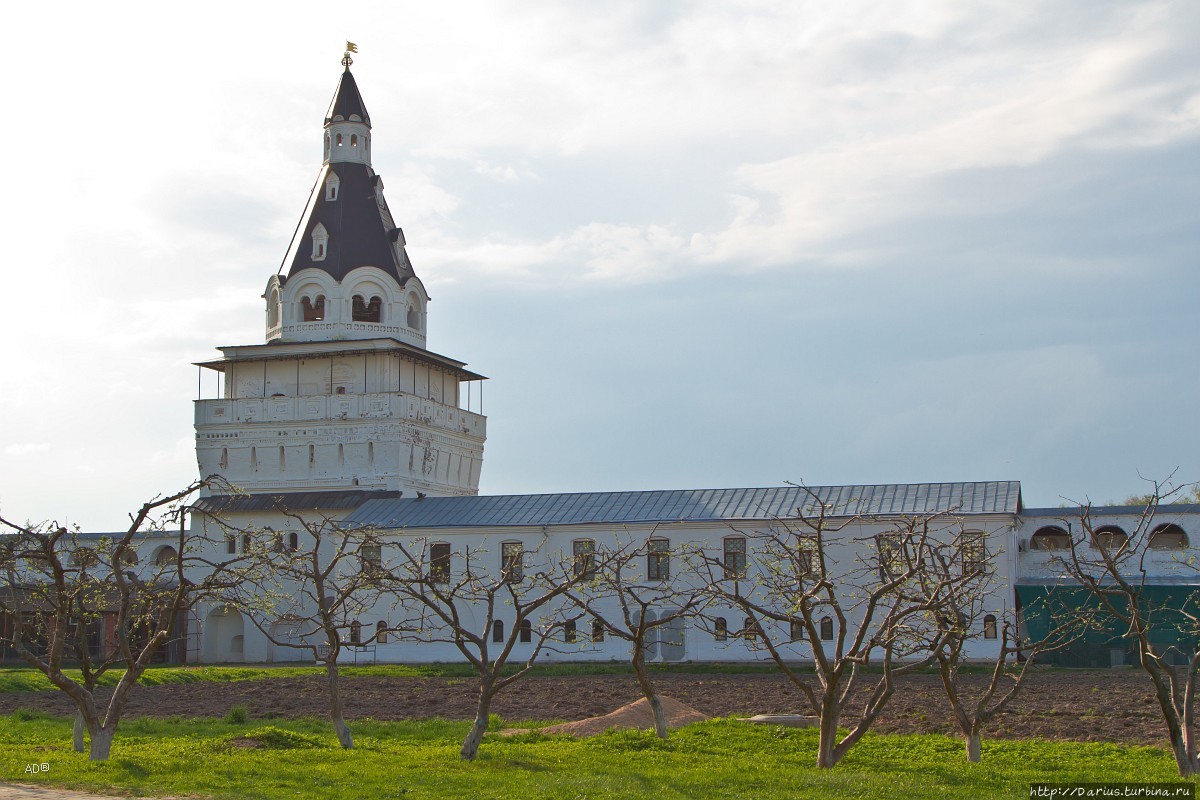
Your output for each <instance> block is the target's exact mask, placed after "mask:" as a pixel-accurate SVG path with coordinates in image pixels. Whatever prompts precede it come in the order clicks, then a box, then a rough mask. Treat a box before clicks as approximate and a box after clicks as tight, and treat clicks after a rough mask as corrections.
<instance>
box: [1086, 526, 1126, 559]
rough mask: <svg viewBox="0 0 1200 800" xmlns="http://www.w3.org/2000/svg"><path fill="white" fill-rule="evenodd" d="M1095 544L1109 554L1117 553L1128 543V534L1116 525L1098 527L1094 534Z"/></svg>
mask: <svg viewBox="0 0 1200 800" xmlns="http://www.w3.org/2000/svg"><path fill="white" fill-rule="evenodd" d="M1094 538H1095V543H1096V546H1097V547H1099V548H1100V549H1101V550H1103V551H1104V552H1106V553H1108V554H1109V555H1112V556H1115V555H1118V554H1119V553H1120V552H1121V551H1122V550H1124V549H1125V546H1126V545H1127V544H1129V535H1128V534H1126V533H1125V531H1123V530H1121V529H1120V528H1118V527H1117V526H1116V525H1106V526H1104V527H1103V528H1098V529H1097V530H1096V532H1095V535H1094Z"/></svg>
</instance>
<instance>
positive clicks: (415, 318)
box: [408, 306, 421, 331]
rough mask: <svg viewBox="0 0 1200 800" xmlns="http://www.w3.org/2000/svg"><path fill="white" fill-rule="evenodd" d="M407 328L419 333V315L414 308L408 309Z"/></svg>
mask: <svg viewBox="0 0 1200 800" xmlns="http://www.w3.org/2000/svg"><path fill="white" fill-rule="evenodd" d="M408 327H410V328H412V329H413V330H414V331H419V330H420V329H421V313H420V312H419V311H417V307H416V306H409V307H408Z"/></svg>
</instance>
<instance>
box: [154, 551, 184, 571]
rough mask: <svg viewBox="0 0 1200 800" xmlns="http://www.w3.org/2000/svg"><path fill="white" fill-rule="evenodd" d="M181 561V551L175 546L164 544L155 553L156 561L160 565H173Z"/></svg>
mask: <svg viewBox="0 0 1200 800" xmlns="http://www.w3.org/2000/svg"><path fill="white" fill-rule="evenodd" d="M178 562H179V553H177V552H175V548H174V547H170V546H163V547H160V548H158V552H157V553H155V554H154V563H155V565H156V566H159V567H173V566H175V564H177V563H178Z"/></svg>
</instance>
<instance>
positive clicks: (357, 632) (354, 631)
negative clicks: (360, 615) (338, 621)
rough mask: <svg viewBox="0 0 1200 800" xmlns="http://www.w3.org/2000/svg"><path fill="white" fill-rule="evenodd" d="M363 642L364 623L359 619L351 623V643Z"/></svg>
mask: <svg viewBox="0 0 1200 800" xmlns="http://www.w3.org/2000/svg"><path fill="white" fill-rule="evenodd" d="M361 643H362V623H361V622H359V621H358V620H354V622H351V623H350V644H361Z"/></svg>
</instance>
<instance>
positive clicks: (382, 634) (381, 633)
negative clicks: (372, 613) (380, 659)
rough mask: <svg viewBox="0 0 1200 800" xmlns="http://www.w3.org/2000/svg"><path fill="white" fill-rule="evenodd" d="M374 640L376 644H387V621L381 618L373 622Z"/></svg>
mask: <svg viewBox="0 0 1200 800" xmlns="http://www.w3.org/2000/svg"><path fill="white" fill-rule="evenodd" d="M375 642H376V643H377V644H387V623H386V622H384V621H383V620H379V622H376V623H375Z"/></svg>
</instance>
